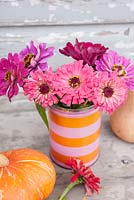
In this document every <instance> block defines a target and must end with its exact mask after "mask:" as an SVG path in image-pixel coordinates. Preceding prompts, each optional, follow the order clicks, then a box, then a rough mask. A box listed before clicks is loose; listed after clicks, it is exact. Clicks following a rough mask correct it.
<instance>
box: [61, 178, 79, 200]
mask: <svg viewBox="0 0 134 200" xmlns="http://www.w3.org/2000/svg"><path fill="white" fill-rule="evenodd" d="M78 184H80V181H79V180H78V179H77V181H75V182H71V183H70V184H69V185H68V186H67V187H66V189H65V190H64V191H63V193H62V194H61V195H60V197H59V198H58V200H65V199H66V195H67V193H68V192H69V191H70V190H71V189H72V188H73V187H74V186H75V185H78Z"/></svg>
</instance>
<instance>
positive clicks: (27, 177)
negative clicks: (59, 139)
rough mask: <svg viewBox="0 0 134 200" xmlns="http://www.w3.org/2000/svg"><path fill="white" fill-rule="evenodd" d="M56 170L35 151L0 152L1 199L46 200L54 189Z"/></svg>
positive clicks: (46, 159) (44, 157)
mask: <svg viewBox="0 0 134 200" xmlns="http://www.w3.org/2000/svg"><path fill="white" fill-rule="evenodd" d="M55 179H56V173H55V169H54V167H53V165H52V163H51V161H50V160H49V159H48V157H47V156H46V155H44V154H42V153H40V152H38V151H36V150H33V149H27V148H23V149H16V150H11V151H7V152H2V153H0V200H44V199H46V198H47V197H48V196H49V195H50V193H51V192H52V190H53V187H54V183H55Z"/></svg>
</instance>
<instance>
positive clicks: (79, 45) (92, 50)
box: [59, 39, 108, 68]
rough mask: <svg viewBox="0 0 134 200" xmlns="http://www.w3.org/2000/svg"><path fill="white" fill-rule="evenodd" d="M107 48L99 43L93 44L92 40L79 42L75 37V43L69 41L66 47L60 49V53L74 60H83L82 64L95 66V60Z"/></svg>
mask: <svg viewBox="0 0 134 200" xmlns="http://www.w3.org/2000/svg"><path fill="white" fill-rule="evenodd" d="M107 49H108V48H105V47H104V46H103V45H101V44H93V43H92V42H79V41H78V39H76V42H75V44H74V45H73V44H72V43H71V42H68V43H67V44H66V47H64V48H63V49H60V50H59V51H60V53H62V54H64V55H66V56H71V57H72V58H74V59H75V60H83V61H84V62H83V64H88V65H90V66H92V67H94V68H95V61H96V60H97V59H99V58H101V57H102V55H103V54H104V53H105V52H106V50H107Z"/></svg>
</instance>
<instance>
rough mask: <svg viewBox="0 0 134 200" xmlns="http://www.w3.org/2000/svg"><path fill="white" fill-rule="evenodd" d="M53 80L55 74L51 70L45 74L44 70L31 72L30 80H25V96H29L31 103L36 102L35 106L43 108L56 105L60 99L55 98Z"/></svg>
mask: <svg viewBox="0 0 134 200" xmlns="http://www.w3.org/2000/svg"><path fill="white" fill-rule="evenodd" d="M53 78H54V74H53V72H52V71H51V69H50V68H49V69H47V70H46V72H45V73H43V72H42V70H37V71H35V72H31V73H30V79H26V80H25V84H24V87H23V89H24V94H25V95H28V98H29V100H30V101H32V100H34V101H35V104H39V105H41V106H42V107H43V108H46V107H47V106H51V105H53V104H56V103H57V102H58V99H57V97H56V96H55V94H56V93H55V88H54V83H53Z"/></svg>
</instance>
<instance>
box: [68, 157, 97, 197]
mask: <svg viewBox="0 0 134 200" xmlns="http://www.w3.org/2000/svg"><path fill="white" fill-rule="evenodd" d="M66 165H68V166H69V167H70V168H71V169H72V173H73V176H72V178H71V182H75V181H77V180H79V182H80V183H84V184H85V189H86V195H89V196H91V195H92V194H93V193H94V192H97V193H98V192H99V189H100V186H99V184H100V178H99V177H96V176H95V175H94V174H93V172H92V171H91V169H90V167H86V166H85V165H84V163H83V161H82V160H79V159H75V158H71V159H70V160H68V161H67V163H66Z"/></svg>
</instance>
